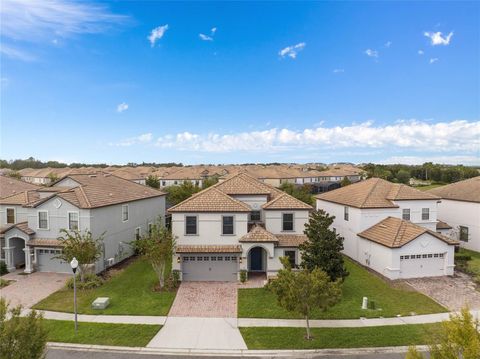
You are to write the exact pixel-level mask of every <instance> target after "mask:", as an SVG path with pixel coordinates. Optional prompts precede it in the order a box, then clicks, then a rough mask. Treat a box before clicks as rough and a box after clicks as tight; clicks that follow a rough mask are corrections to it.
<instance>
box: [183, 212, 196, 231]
mask: <svg viewBox="0 0 480 359" xmlns="http://www.w3.org/2000/svg"><path fill="white" fill-rule="evenodd" d="M185 234H187V235H196V234H197V217H196V216H186V217H185Z"/></svg>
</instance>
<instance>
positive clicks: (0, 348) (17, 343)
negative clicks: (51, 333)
mask: <svg viewBox="0 0 480 359" xmlns="http://www.w3.org/2000/svg"><path fill="white" fill-rule="evenodd" d="M21 311H22V308H21V307H16V308H12V309H9V308H8V304H7V302H6V300H5V298H3V297H0V358H2V359H25V358H28V359H40V358H43V357H44V355H45V346H46V344H47V331H46V329H45V327H44V325H43V316H42V314H39V313H38V312H36V311H35V310H31V311H30V312H29V313H28V315H26V316H20V313H21Z"/></svg>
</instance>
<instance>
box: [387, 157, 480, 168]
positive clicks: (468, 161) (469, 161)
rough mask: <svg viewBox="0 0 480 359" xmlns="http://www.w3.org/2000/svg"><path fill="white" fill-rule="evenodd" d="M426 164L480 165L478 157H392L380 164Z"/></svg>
mask: <svg viewBox="0 0 480 359" xmlns="http://www.w3.org/2000/svg"><path fill="white" fill-rule="evenodd" d="M425 162H433V163H441V164H448V165H459V164H463V165H470V166H474V165H477V166H478V165H480V157H478V156H392V157H389V158H387V159H385V160H383V161H381V162H380V163H384V164H394V163H402V164H406V165H421V164H423V163H425Z"/></svg>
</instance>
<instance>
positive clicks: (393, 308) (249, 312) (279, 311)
mask: <svg viewBox="0 0 480 359" xmlns="http://www.w3.org/2000/svg"><path fill="white" fill-rule="evenodd" d="M345 265H346V267H347V269H348V271H349V272H350V275H349V276H348V277H347V278H346V279H345V282H344V284H343V286H342V300H341V301H340V302H339V303H338V304H337V305H335V306H334V307H332V308H330V309H328V310H327V311H325V312H321V311H316V312H313V313H312V319H353V318H359V317H367V318H372V317H380V316H383V317H394V316H396V315H397V314H400V315H410V314H411V313H413V312H414V313H416V314H429V313H440V312H446V311H447V309H446V308H444V307H442V306H441V305H439V304H437V303H436V302H434V301H433V300H432V299H430V298H428V297H427V296H425V295H423V294H421V293H418V292H416V291H414V290H413V289H410V288H409V287H406V286H400V285H399V284H396V285H392V284H391V282H387V281H386V280H384V279H382V278H381V277H379V276H377V275H375V274H373V273H371V272H369V271H368V270H366V269H365V268H363V267H361V266H360V265H358V264H356V263H354V262H352V261H351V260H349V259H348V258H346V259H345ZM364 296H365V297H368V298H369V300H373V301H375V305H376V309H366V310H362V309H361V305H362V298H363V297H364ZM379 309H381V310H379ZM238 317H239V318H285V319H289V318H301V316H300V315H298V314H296V313H291V312H288V311H286V310H285V309H283V308H281V307H280V306H279V305H278V304H277V299H276V296H275V294H273V293H272V292H270V291H269V290H268V289H266V288H246V289H239V293H238Z"/></svg>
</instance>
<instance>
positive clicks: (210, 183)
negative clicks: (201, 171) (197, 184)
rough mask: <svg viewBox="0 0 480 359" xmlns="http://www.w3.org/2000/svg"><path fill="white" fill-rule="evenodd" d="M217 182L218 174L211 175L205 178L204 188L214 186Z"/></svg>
mask: <svg viewBox="0 0 480 359" xmlns="http://www.w3.org/2000/svg"><path fill="white" fill-rule="evenodd" d="M217 182H218V176H211V177H208V178H205V179H204V180H203V182H202V189H205V188H208V187H210V186H213V185H214V184H215V183H217Z"/></svg>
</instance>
